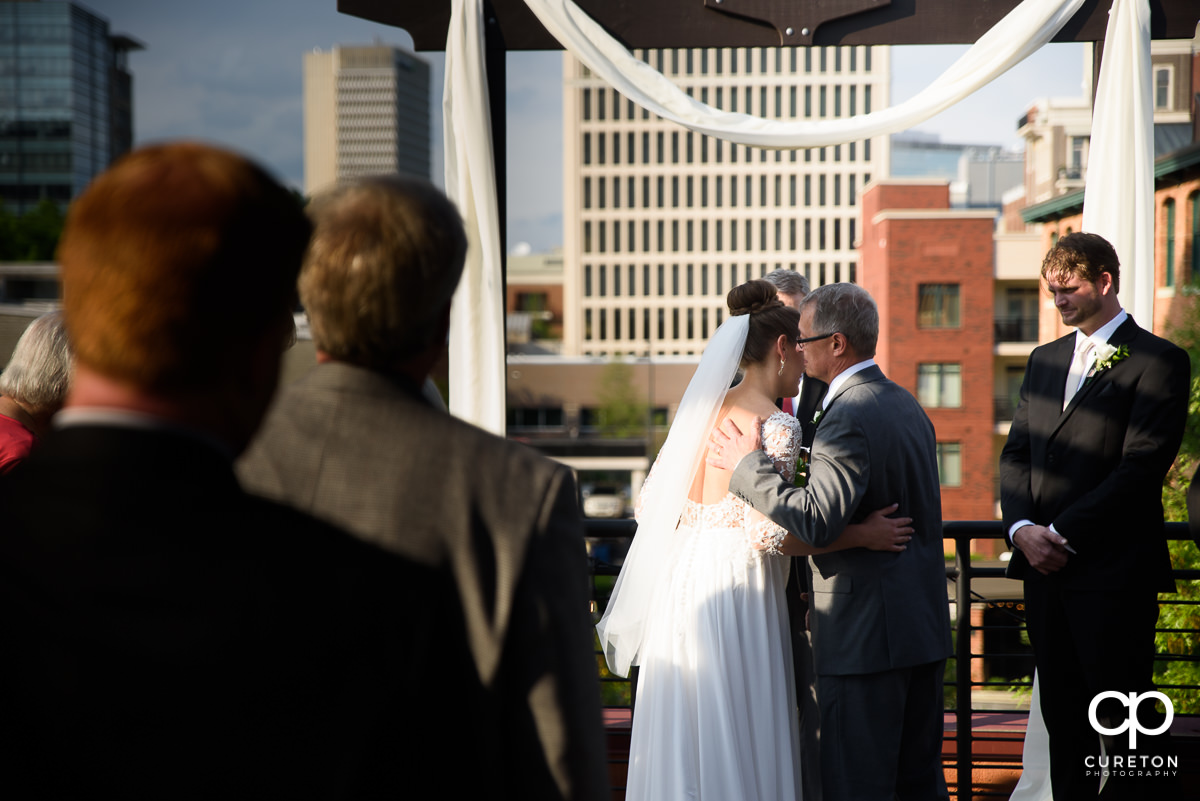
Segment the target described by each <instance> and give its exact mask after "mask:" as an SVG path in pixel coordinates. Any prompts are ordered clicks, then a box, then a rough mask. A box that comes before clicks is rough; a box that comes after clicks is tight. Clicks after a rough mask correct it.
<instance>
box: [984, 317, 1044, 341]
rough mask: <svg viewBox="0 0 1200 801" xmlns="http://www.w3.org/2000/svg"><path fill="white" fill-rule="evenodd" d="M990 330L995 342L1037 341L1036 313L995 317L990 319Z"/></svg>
mask: <svg viewBox="0 0 1200 801" xmlns="http://www.w3.org/2000/svg"><path fill="white" fill-rule="evenodd" d="M992 332H993V334H994V336H995V338H996V341H997V342H1033V343H1036V342H1037V341H1038V318H1037V315H1036V314H1034V315H1029V316H1018V317H997V318H995V319H994V320H993V321H992Z"/></svg>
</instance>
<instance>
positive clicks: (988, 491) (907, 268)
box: [860, 180, 996, 520]
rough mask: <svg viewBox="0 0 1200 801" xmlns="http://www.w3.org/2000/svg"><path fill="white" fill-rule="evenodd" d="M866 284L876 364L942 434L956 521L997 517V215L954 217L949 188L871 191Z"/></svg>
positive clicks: (948, 504) (901, 185)
mask: <svg viewBox="0 0 1200 801" xmlns="http://www.w3.org/2000/svg"><path fill="white" fill-rule="evenodd" d="M862 210H863V238H862V242H861V245H860V265H861V280H860V283H861V285H862V286H863V288H864V289H866V290H867V291H868V292H870V293H871V295H872V296H873V297H874V298H875V300H876V302H877V303H878V304H879V317H880V331H879V352H878V353H877V354H876V361H878V362H879V365H880V366H881V367H882V368H883V371H884V372H885V373H886V374H887V375H888V376H889V377H890V378H891V379H892V380H893V381H895V382H896V383H898V384H900V385H901V386H903V387H904V388H906V389H908V390H909V391H910V392H912V393H913V395H915V396H916V397H917V399H918V400H919V401H920V402H921V405H922V406H924V407H925V410H926V412H927V413H928V414H929V418H930V420H932V421H933V425H934V428H935V429H936V431H937V447H938V468H939V472H940V474H941V481H942V516H943V518H944V519H946V520H988V519H991V518H992V517H993V516H994V513H995V512H994V510H995V490H994V482H995V479H994V476H995V453H994V449H993V447H992V439H993V433H994V419H993V404H992V395H993V383H994V381H993V351H994V344H993V319H994V311H995V302H996V301H995V292H996V285H995V266H994V244H993V232H994V228H995V223H994V221H995V218H996V212H995V210H992V209H988V210H967V209H952V208H950V191H949V185H948V184H947V183H946V182H945V181H920V180H915V181H914V180H887V181H877V182H873V183H871V184H869V185H868V186H867V187H866V189H865V190H864V191H863V196H862Z"/></svg>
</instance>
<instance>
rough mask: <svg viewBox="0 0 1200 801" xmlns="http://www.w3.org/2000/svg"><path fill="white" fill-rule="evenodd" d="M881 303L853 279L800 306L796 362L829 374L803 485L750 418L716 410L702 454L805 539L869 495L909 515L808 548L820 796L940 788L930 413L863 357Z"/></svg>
mask: <svg viewBox="0 0 1200 801" xmlns="http://www.w3.org/2000/svg"><path fill="white" fill-rule="evenodd" d="M878 337H879V312H878V310H877V309H876V307H875V302H874V301H873V300H872V299H871V296H870V295H869V294H867V292H866V291H865V290H863V289H861V288H859V287H857V286H854V285H852V284H831V285H828V286H823V287H820V288H819V289H816V290H814V291H813V292H812V294H810V295H809V296H808V297H806V298H805V299H804V300H803V302H802V303H801V306H800V339H799V340H798V344H799V346H800V347H801V348H803V349H804V356H805V359H806V363H807V372H808V374H809V375H812V376H814V377H816V378H818V379H820V380H822V381H826V382H828V383H829V391H828V392H827V393H826V395H825V399H824V403H823V408H822V411H821V412H820V415H819V424H818V427H817V432H816V438H815V440H814V442H813V448H812V467H811V472H810V475H809V479H808V484H807V486H805V487H802V488H797V487H793V486H792V485H791V484H790V483H788V482H785V481H784V480H783V479H782V478H781V477H780V475H779V474H778V473H777V472H776V471H775V468H774V466H773V465H772V463H771V460H770V459H769V458H768V457H767V455H766V454H765V453H764V452H763V450H762V442H761V440H760V437H759V435H758V431H759V426H758V425H755V426H754V428H753V429H752V430H751V431H749V432H747V433H745V434H743V433H742V432H741V431H739V430H738V429H737V426H735V425H734V424H733V423H731V422H728V421H726V423H725V424H724V426H723V429H722V430H717V431H714V432H713V447H712V448H711V449H710V456H709V462H710V463H711V464H714V465H717V466H718V467H725V468H726V469H733V470H734V473H733V477H732V478H731V479H730V482H729V489H730V491H731V492H733V493H734V494H735V495H737V496H738V497H739V498H742V499H743V500H745V501H746V502H747V503H749V504H751V505H752V506H753V507H754V508H755V509H757V510H759V511H760V512H762V513H763V514H765V515H767V516H768V517H770V518H771V519H772V520H774V521H775V522H776V523H778V524H779V525H781V526H783V527H784V528H786V529H787V530H788V531H789V532H790V533H791V534H792V536H795V537H798V538H799V539H800V540H802V541H803V542H805V543H807V544H808V545H813V546H818V547H822V546H826V545H829V544H830V543H832V542H833V541H834V540H835V539H836V538H837V537H838V535H840V534H841V533H842V530H843V529H844V528H845V527H846V525H847V524H849V523H856V522H859V521H861V520H862V519H863V518H864V517H865V516H866V515H867V513H868V512H869V511H870V510H872V509H879V508H882V507H884V506H888V505H890V504H892V503H899V505H900V508H899V510H898V512H897V513H898V514H901V515H904V516H907V517H911V518H912V519H913V523H912V526H913V528H914V529H915V531H914V533H913V537H912V540H911V541H910V542H909V543H908V548H907V549H906V550H905V551H903V552H901V553H889V552H883V551H866V550H862V549H853V550H846V551H835V552H833V553H829V554H823V555H820V556H813V557H811V565H812V578H813V587H812V612H811V625H812V637H813V652H814V656H815V659H816V672H817V700H818V702H819V705H820V709H821V780H822V784H823V789H824V795H825V797H826V798H835V799H839V801H842V799H845V801H858V800H859V799H861V800H862V801H868V800H869V801H885V799H886V801H891V799H893V798H898V799H923V800H924V799H931V798H947V797H948V796H947V792H946V784H945V779H944V776H943V773H942V766H941V740H942V720H943V715H942V706H943V704H942V677H943V667H944V665H945V660H946V657H948V656H949V655H950V653H951V650H952V649H951V643H950V616H949V608H948V606H949V605H948V600H947V595H946V578H945V565H944V561H943V551H942V515H941V497H940V493H939V489H938V487H939V482H938V472H937V458H936V445H935V439H934V431H933V425H932V424H931V423H930V422H929V418H928V417H927V416H926V415H925V412H924V411H923V410H922V409H921V407H920V405H918V404H917V401H916V399H914V398H913V396H912V395H911V394H909V393H908V392H907V391H905V390H904V389H903V388H902V387H899V386H897V385H896V384H894V383H892V382H891V381H889V380H888V379H887V378H885V377H884V375H883V372H882V371H881V370H880V369H879V367H878V366H876V365H875V362H874V359H873V358H872V357H873V356H874V355H875V345H876V341H877V340H878Z"/></svg>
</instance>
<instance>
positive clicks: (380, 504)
mask: <svg viewBox="0 0 1200 801" xmlns="http://www.w3.org/2000/svg"><path fill="white" fill-rule="evenodd" d="M310 215H311V217H312V219H313V221H314V225H315V231H314V235H313V243H312V247H311V249H310V251H309V256H308V259H307V260H306V261H305V264H304V269H303V271H302V273H301V276H300V294H301V299H302V301H303V302H304V306H305V308H306V309H307V310H308V314H309V318H310V320H311V323H312V331H313V339H314V340H315V343H316V347H317V361H318V364H317V366H316V367H315V368H314V369H313V370H312V371H311V372H310V373H309V374H308V375H307V376H305V377H304V378H302V379H301V380H300V381H298V382H296V383H295V384H293V385H292V386H289V387H288V388H287V389H285V390H284V392H283V393H282V395H281V397H280V399H279V401H278V402H277V404H276V406H275V407H274V409H273V410H272V412H271V414H270V415H268V417H267V420H266V422H265V423H264V426H263V430H262V432H261V434H260V435H259V437H258V438H257V439H256V440H255V442H254V443H253V444H252V445H251V447H250V449H249V450H248V451H247V453H246V456H245V457H244V458H243V459H242V461H241V463H240V465H239V472H240V474H241V476H242V477H243V480H244V481H245V482H246V485H247V487H249V488H251V489H253V490H254V491H257V492H261V493H263V494H264V495H266V496H267V497H270V498H275V499H277V500H280V501H283V502H285V503H291V504H293V505H295V506H296V507H297V508H299V509H302V510H304V511H306V512H310V513H312V514H314V515H317V516H319V517H322V518H324V519H326V520H329V521H331V522H333V523H335V524H337V525H339V526H343V527H345V528H346V529H347V530H349V531H353V532H355V533H356V534H358V535H359V536H360V537H362V538H363V539H364V540H367V541H370V542H376V543H383V544H385V545H386V547H388V548H394V549H396V550H398V551H399V552H401V553H404V554H407V555H409V556H411V557H412V558H414V559H415V560H417V561H418V562H421V563H424V564H427V565H430V566H435V567H439V568H444V569H447V570H449V571H451V572H452V573H453V574H454V576H455V577H456V579H457V581H458V589H459V595H460V598H461V602H462V605H463V608H464V611H465V614H466V619H467V626H468V631H469V633H470V638H471V650H472V653H473V655H474V660H475V667H476V670H477V671H478V676H479V679H480V680H481V681H482V682H483V685H484V688H485V699H484V701H483V703H482V705H481V716H482V718H483V722H482V723H481V729H480V732H481V734H482V735H483V736H484V738H485V740H487V741H489V742H491V743H492V744H493V746H492V748H491V749H490V750H488V751H486V752H483V753H477V754H473V755H472V762H473V764H474V765H475V767H474V768H473V769H474V770H482V771H484V772H485V773H487V774H488V775H489V776H490V777H491V778H492V780H493V784H494V786H493V788H492V792H491V793H489V795H496V796H498V797H502V798H504V797H519V798H523V799H568V798H570V799H602V798H607V796H608V786H607V777H606V774H605V763H604V758H605V756H604V755H605V748H604V741H603V737H602V729H601V722H600V703H599V684H598V681H597V675H596V661H595V654H594V652H593V645H592V634H591V625H590V624H591V621H590V619H589V615H588V591H587V572H586V570H587V568H586V557H585V551H584V545H583V539H582V536H581V530H580V520H579V512H578V508H577V504H576V496H575V484H574V481H573V480H572V476H571V473H570V471H569V470H568V469H567V468H566V467H564V466H562V465H558V464H556V463H554V462H552V461H550V460H549V459H546V458H544V457H542V456H539V455H538V454H537V453H535V452H534V451H533V450H531V449H530V448H527V447H525V446H523V445H518V444H515V443H510V442H507V441H505V440H503V439H500V438H498V437H494V436H492V435H490V434H487V433H485V432H483V431H480V430H479V429H477V428H475V427H473V426H470V425H467V424H466V423H463V422H462V421H460V420H457V419H455V418H453V417H451V416H449V415H448V414H446V413H445V412H444V411H441V410H439V409H435V408H434V407H433V406H432V405H431V404H430V403H429V402H428V400H426V399H425V398H423V397H422V394H421V386H422V384H423V382H424V381H425V379H426V377H427V376H428V374H429V371H430V369H431V368H432V367H433V365H434V364H435V363H436V361H437V360H438V358H439V356H440V354H441V351H442V349H443V347H444V344H445V342H446V332H447V331H448V329H449V324H450V298H451V296H452V295H453V294H454V289H455V287H456V286H457V285H458V281H459V278H460V277H461V275H462V270H463V262H464V258H465V255H466V248H467V240H466V234H465V232H464V231H463V226H462V222H461V220H460V219H459V216H458V212H457V211H456V210H455V209H454V206H453V205H452V204H451V203H450V201H449V200H447V199H446V197H445V196H444V195H442V194H441V193H440V192H438V191H437V190H436V189H434V188H433V187H432V186H430V185H429V184H427V183H425V182H422V181H416V180H413V179H408V178H402V177H400V176H377V177H374V178H368V179H363V180H360V181H357V182H355V183H351V184H347V185H343V186H340V187H337V188H335V189H333V190H331V191H329V192H327V193H326V194H325V195H323V196H318V197H316V198H314V200H313V201H312V203H311V204H310Z"/></svg>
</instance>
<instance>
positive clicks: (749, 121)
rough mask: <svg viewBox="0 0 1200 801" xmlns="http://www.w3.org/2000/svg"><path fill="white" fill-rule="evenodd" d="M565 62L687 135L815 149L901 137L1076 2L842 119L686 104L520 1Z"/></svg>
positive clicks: (546, 10)
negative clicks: (892, 100)
mask: <svg viewBox="0 0 1200 801" xmlns="http://www.w3.org/2000/svg"><path fill="white" fill-rule="evenodd" d="M525 4H526V5H528V6H529V8H530V10H531V11H533V13H534V14H536V15H537V18H538V19H539V20H540V21H541V23H542V25H544V26H545V27H546V29H547V30H548V31H550V33H551V34H552V35H553V36H554V37H555V38H556V39H558V41H559V42H560V43H561V44H562V45H563V47H565V48H566V49H567V50H570V51H571V54H572V55H573V56H575V57H576V58H577V59H579V60H580V61H581V62H583V63H584V64H586V65H587V67H588V69H590V70H591V71H592V72H593V73H595V74H596V75H598V76H599V77H601V78H603V79H604V80H605V81H607V82H608V83H609V84H610V85H611V86H612V87H613V88H614V89H616V90H617V91H618V92H620V93H621V94H623V95H625V97H627V98H629V99H630V100H633V101H634V102H635V103H637V104H639V105H641V106H643V107H644V108H647V109H649V110H650V111H651V112H653V113H655V114H657V115H659V116H660V117H663V118H664V119H668V120H673V121H674V122H677V123H679V124H680V125H683V126H685V127H687V128H690V129H691V130H693V131H697V132H699V133H703V134H707V135H709V136H716V137H719V138H721V139H728V140H729V141H731V142H736V143H737V144H742V145H756V146H759V147H771V148H784V147H788V148H794V147H820V146H822V145H836V144H841V143H843V142H851V141H855V140H858V139H864V138H866V137H871V136H880V135H882V134H888V133H893V132H895V131H903V130H905V129H907V128H911V127H913V126H914V125H917V124H918V123H920V122H923V121H924V120H927V119H929V118H930V117H932V116H934V115H935V114H937V113H938V112H940V111H944V110H945V109H947V108H949V107H950V106H952V105H954V104H955V103H957V102H958V101H960V100H962V99H963V98H965V97H967V96H968V95H970V94H971V93H972V92H974V91H975V90H977V89H979V88H981V87H983V86H985V85H986V84H988V83H989V82H991V81H992V80H993V79H995V78H997V77H999V76H1000V75H1002V74H1003V73H1005V72H1006V71H1007V70H1008V69H1009V68H1011V67H1013V66H1014V65H1016V64H1018V63H1020V62H1021V61H1023V60H1024V59H1025V58H1026V57H1027V56H1029V55H1031V54H1033V53H1034V52H1036V51H1037V50H1038V49H1039V48H1040V47H1041V46H1042V45H1044V44H1045V43H1046V42H1048V41H1050V39H1051V38H1052V37H1053V36H1054V34H1056V33H1058V31H1059V29H1060V28H1062V26H1063V25H1065V24H1066V23H1067V21H1068V20H1069V19H1071V17H1072V16H1074V14H1075V12H1076V11H1077V10H1078V9H1079V7H1080V6H1082V5H1083V0H1054V1H1050V0H1025V2H1023V3H1021V4H1020V5H1019V6H1017V7H1016V8H1014V9H1013V10H1012V11H1011V12H1009V14H1008V15H1007V16H1005V17H1004V19H1002V20H1000V22H998V23H996V25H995V27H993V28H992V29H991V30H990V31H988V32H987V33H985V34H984V35H983V36H982V37H981V38H980V39H979V41H978V42H976V43H975V44H974V45H972V46H971V48H970V49H969V50H968V51H967V52H966V53H964V54H963V55H962V57H961V58H960V59H959V60H958V61H956V62H955V63H954V64H952V65H951V66H950V68H949V69H947V70H946V71H945V72H944V73H943V74H942V75H941V76H940V77H938V79H937V80H935V81H934V82H933V83H931V84H930V85H929V86H927V87H925V89H924V90H922V91H921V92H920V93H919V94H917V95H916V96H915V97H913V98H912V99H911V100H908V101H907V102H904V103H901V104H900V105H898V106H891V107H889V108H885V109H880V110H879V111H872V112H871V113H869V114H861V115H859V116H856V117H850V118H848V119H836V120H818V121H808V120H788V121H784V120H767V119H762V118H761V117H752V116H749V115H747V114H737V113H732V112H727V111H721V110H720V109H716V108H713V107H712V106H708V105H705V104H704V103H701V102H700V101H698V100H696V99H694V98H692V97H689V96H688V94H687V93H686V92H684V91H683V90H681V89H680V88H679V87H677V86H676V85H675V84H673V83H671V81H670V80H669V79H667V78H666V77H665V76H663V74H662V73H660V72H658V71H657V70H655V69H654V68H653V67H651V66H650V65H648V64H646V63H645V62H643V61H641V60H639V59H637V58H634V56H633V54H631V53H630V52H629V51H628V50H626V49H625V47H624V46H623V45H621V43H620V42H618V41H616V40H615V39H613V38H612V37H611V36H609V35H608V33H607V32H606V31H605V30H604V29H603V28H601V27H600V26H599V25H597V24H596V22H595V21H594V20H592V19H591V18H590V17H588V16H587V15H586V14H585V13H584V12H583V11H581V10H579V8H578V6H576V5H575V4H574V3H572V2H571V0H525Z"/></svg>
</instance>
